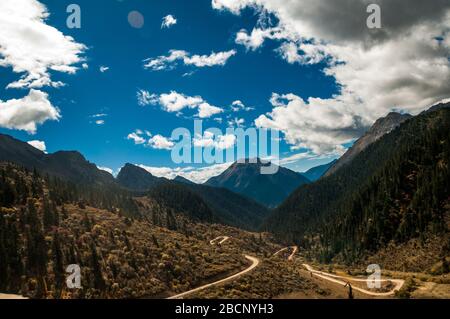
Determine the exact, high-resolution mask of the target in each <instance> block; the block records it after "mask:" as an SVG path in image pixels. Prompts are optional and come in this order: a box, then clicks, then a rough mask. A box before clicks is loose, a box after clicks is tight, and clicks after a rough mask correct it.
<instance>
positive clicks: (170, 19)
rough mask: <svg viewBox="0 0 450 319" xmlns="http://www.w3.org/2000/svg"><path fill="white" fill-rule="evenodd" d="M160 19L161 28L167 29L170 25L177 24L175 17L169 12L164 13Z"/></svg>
mask: <svg viewBox="0 0 450 319" xmlns="http://www.w3.org/2000/svg"><path fill="white" fill-rule="evenodd" d="M162 20H163V22H162V24H161V29H164V28H167V29H169V28H170V27H171V26H173V25H175V24H177V19H176V18H175V17H174V16H173V15H171V14H169V15H166V16H165V17H164V18H163V19H162Z"/></svg>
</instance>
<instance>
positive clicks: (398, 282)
mask: <svg viewBox="0 0 450 319" xmlns="http://www.w3.org/2000/svg"><path fill="white" fill-rule="evenodd" d="M303 266H304V267H305V268H306V270H308V271H309V272H311V273H312V274H313V275H314V276H316V277H319V278H322V279H325V280H328V281H330V282H334V283H336V284H339V285H342V286H346V285H347V283H348V282H349V281H357V282H367V279H359V278H351V277H344V276H338V275H334V274H330V273H327V272H323V271H318V270H315V269H314V268H312V267H311V266H310V265H307V264H303ZM378 281H379V282H389V281H390V282H392V283H394V284H395V288H394V289H392V290H391V291H388V292H373V291H369V290H366V289H363V288H359V287H354V286H352V288H353V289H354V290H357V291H359V292H362V293H363V294H366V295H370V296H376V297H387V296H391V295H393V294H395V292H396V291H398V290H400V289H401V288H402V286H403V284H404V283H405V281H404V280H402V279H380V280H378Z"/></svg>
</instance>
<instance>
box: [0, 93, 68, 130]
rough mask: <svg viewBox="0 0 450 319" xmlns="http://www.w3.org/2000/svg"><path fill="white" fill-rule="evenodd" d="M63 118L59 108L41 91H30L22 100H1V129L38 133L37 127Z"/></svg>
mask: <svg viewBox="0 0 450 319" xmlns="http://www.w3.org/2000/svg"><path fill="white" fill-rule="evenodd" d="M60 117H61V115H60V113H59V110H58V108H57V107H55V106H53V105H52V103H51V102H50V101H49V100H48V95H47V93H45V92H42V91H39V90H33V89H32V90H30V92H29V94H28V95H27V96H25V97H23V98H21V99H11V100H8V101H2V100H0V127H5V128H8V129H15V130H23V131H27V132H28V133H31V134H34V133H36V130H37V126H38V125H39V124H42V123H44V122H46V121H48V120H54V121H56V120H58V119H59V118H60Z"/></svg>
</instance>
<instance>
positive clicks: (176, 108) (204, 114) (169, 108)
mask: <svg viewBox="0 0 450 319" xmlns="http://www.w3.org/2000/svg"><path fill="white" fill-rule="evenodd" d="M138 103H139V104H140V105H150V104H151V105H157V104H159V105H160V106H161V108H162V109H163V110H164V111H166V112H170V113H180V112H181V111H183V110H184V109H186V108H188V109H197V110H198V113H197V116H198V117H199V118H209V117H211V116H213V115H216V114H220V113H222V112H223V111H224V110H223V109H222V108H220V107H217V106H214V105H211V104H209V103H208V102H206V101H205V100H204V99H203V98H202V97H201V96H187V95H184V94H181V93H178V92H176V91H172V92H170V93H168V94H161V95H156V94H150V93H149V92H148V91H142V90H141V91H139V92H138Z"/></svg>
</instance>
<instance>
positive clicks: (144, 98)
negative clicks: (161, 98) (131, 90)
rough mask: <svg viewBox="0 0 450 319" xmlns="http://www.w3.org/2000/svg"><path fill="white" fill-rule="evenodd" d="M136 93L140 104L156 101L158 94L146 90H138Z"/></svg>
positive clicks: (144, 104)
mask: <svg viewBox="0 0 450 319" xmlns="http://www.w3.org/2000/svg"><path fill="white" fill-rule="evenodd" d="M136 95H137V99H138V104H139V105H140V106H146V105H149V104H155V103H158V96H157V95H155V94H150V93H149V92H148V91H145V90H139V91H138V92H137V94H136Z"/></svg>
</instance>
